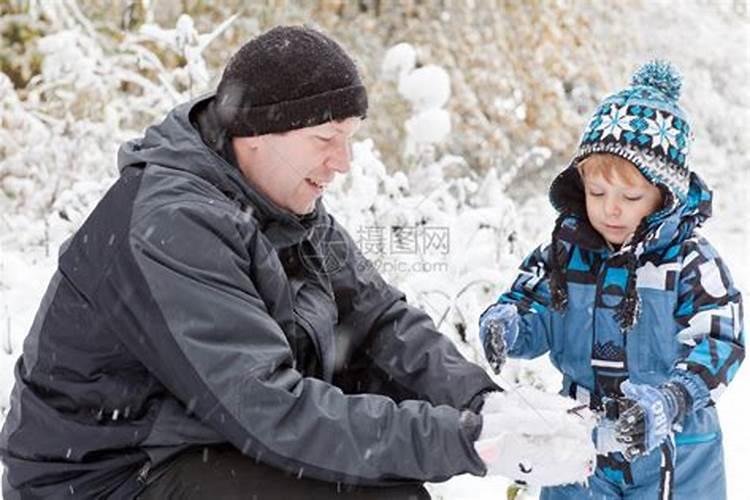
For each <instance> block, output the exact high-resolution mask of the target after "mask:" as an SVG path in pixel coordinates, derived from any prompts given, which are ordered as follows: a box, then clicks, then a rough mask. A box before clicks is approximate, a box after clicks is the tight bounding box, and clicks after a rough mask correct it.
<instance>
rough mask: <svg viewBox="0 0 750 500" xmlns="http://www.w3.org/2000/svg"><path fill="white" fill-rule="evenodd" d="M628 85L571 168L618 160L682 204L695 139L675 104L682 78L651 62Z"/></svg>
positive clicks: (599, 114)
mask: <svg viewBox="0 0 750 500" xmlns="http://www.w3.org/2000/svg"><path fill="white" fill-rule="evenodd" d="M630 85H631V86H630V87H627V88H625V89H623V90H621V91H620V92H618V93H616V94H614V95H611V96H609V97H607V98H606V99H604V101H602V103H601V104H600V105H599V107H598V108H597V109H596V112H595V113H594V116H593V117H592V118H591V120H590V121H589V123H588V126H587V127H586V130H585V132H584V133H583V137H582V138H581V143H580V145H579V146H578V150H577V151H576V154H575V157H574V158H573V162H572V164H573V165H576V164H578V163H579V162H580V161H581V160H583V159H584V158H586V157H587V156H589V155H591V154H592V153H610V154H614V155H617V156H620V157H622V158H625V159H626V160H628V161H630V162H631V163H633V164H634V165H635V166H636V167H637V168H638V170H640V172H641V173H642V174H643V175H644V176H645V177H646V178H647V179H648V180H649V181H651V182H652V183H653V184H655V185H663V186H665V187H666V188H667V189H668V190H669V191H670V192H671V193H672V194H673V195H674V196H675V197H676V198H677V200H678V201H679V202H681V203H684V202H685V200H686V199H687V195H688V189H689V184H690V172H689V169H688V163H687V155H688V148H689V144H690V142H691V141H692V134H691V132H690V126H689V124H688V121H687V117H686V115H685V113H684V111H683V110H682V108H680V106H679V104H678V103H677V100H678V98H679V97H680V88H681V86H682V78H681V77H680V75H679V74H678V73H677V71H676V69H675V68H674V67H673V66H672V65H671V64H670V63H669V62H667V61H652V62H649V63H647V64H645V65H643V66H641V67H640V68H639V69H638V71H636V72H635V74H633V77H632V79H631V82H630Z"/></svg>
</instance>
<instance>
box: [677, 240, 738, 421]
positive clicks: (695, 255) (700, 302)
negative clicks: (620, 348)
mask: <svg viewBox="0 0 750 500" xmlns="http://www.w3.org/2000/svg"><path fill="white" fill-rule="evenodd" d="M742 315H743V313H742V296H741V295H740V292H739V291H738V290H737V289H736V288H735V286H734V283H733V282H732V277H731V276H730V274H729V270H728V269H727V266H726V265H725V264H724V262H723V261H722V259H721V257H719V255H718V254H717V252H716V251H715V250H714V249H713V247H711V245H710V244H709V243H708V242H706V240H704V239H702V238H701V239H694V240H688V241H687V242H686V245H685V257H684V260H683V267H682V270H681V272H680V277H679V282H678V302H677V307H676V310H675V319H676V321H677V323H678V325H679V326H680V328H681V329H680V331H679V332H678V334H677V338H678V340H679V341H680V342H681V343H683V344H685V345H686V346H687V347H688V348H687V350H686V354H685V356H684V358H682V359H680V360H678V362H677V363H676V364H675V366H674V368H673V370H672V373H671V378H672V380H675V381H678V382H681V383H682V384H683V385H684V386H685V387H686V388H687V390H688V392H689V393H690V395H691V397H692V399H693V410H696V409H699V408H702V407H704V406H706V405H707V404H709V402H710V403H715V402H716V400H717V399H718V397H719V395H720V394H721V393H722V392H723V391H724V389H726V387H727V385H728V384H729V382H731V381H732V378H733V377H734V375H735V373H736V372H737V369H738V368H739V366H740V364H741V363H742V360H743V359H744V357H745V340H744V332H743V330H744V327H743V317H742Z"/></svg>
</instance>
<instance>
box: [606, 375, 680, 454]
mask: <svg viewBox="0 0 750 500" xmlns="http://www.w3.org/2000/svg"><path fill="white" fill-rule="evenodd" d="M620 389H621V390H622V393H623V395H624V396H625V397H626V398H627V399H630V400H631V401H633V402H634V403H635V404H634V405H633V406H631V407H630V408H629V409H627V410H625V412H623V413H622V414H621V415H620V418H618V419H617V422H616V423H615V436H616V439H617V441H619V442H621V443H622V444H624V445H625V451H624V453H623V454H624V455H625V458H626V459H627V460H628V461H632V460H633V459H635V458H636V457H638V456H640V455H645V454H647V453H649V452H650V451H651V450H653V449H654V448H656V447H657V446H659V445H660V444H661V443H662V442H663V441H664V440H665V439H666V438H667V437H668V436H669V435H670V433H671V432H672V426H673V425H674V424H675V423H677V422H680V421H681V420H682V418H683V417H684V416H685V413H686V412H687V408H688V407H689V405H690V401H689V398H690V396H689V394H688V392H687V390H686V389H685V387H684V386H683V385H682V384H680V383H678V382H669V383H667V384H664V385H662V386H660V387H658V388H657V387H653V386H651V385H646V384H633V383H631V382H630V380H626V381H625V382H623V383H622V385H621V386H620Z"/></svg>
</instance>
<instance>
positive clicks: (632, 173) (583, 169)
mask: <svg viewBox="0 0 750 500" xmlns="http://www.w3.org/2000/svg"><path fill="white" fill-rule="evenodd" d="M578 172H579V173H580V174H581V177H583V178H585V177H586V176H587V175H589V176H592V177H593V176H595V175H601V176H602V177H604V179H605V180H606V181H607V182H610V183H611V182H612V181H613V180H614V179H617V180H619V181H622V182H623V183H625V185H627V186H631V187H635V186H638V185H641V184H643V182H644V181H645V182H649V180H648V179H646V177H644V175H643V174H642V173H641V172H640V171H639V170H638V168H637V167H636V166H635V165H633V164H632V163H630V162H629V161H628V160H626V159H624V158H621V157H619V156H617V155H612V154H608V153H595V154H592V155H591V156H587V157H586V158H584V159H583V160H582V161H581V162H580V163H579V164H578Z"/></svg>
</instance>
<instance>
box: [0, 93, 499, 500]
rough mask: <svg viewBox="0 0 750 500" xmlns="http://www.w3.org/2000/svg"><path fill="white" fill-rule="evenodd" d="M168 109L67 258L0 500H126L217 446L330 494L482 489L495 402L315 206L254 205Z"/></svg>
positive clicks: (8, 454)
mask: <svg viewBox="0 0 750 500" xmlns="http://www.w3.org/2000/svg"><path fill="white" fill-rule="evenodd" d="M211 99H212V97H211V96H208V97H204V98H201V99H198V100H196V101H194V102H192V103H187V104H184V105H181V106H179V107H177V108H176V109H175V110H174V111H173V112H172V113H170V114H169V115H168V116H167V118H166V119H165V120H164V122H163V123H161V124H159V125H157V126H154V127H151V128H149V129H148V130H147V131H146V134H145V137H143V138H141V139H138V140H134V141H131V142H129V143H127V144H125V145H124V146H123V147H122V149H121V151H120V157H119V164H120V169H121V176H120V178H119V179H118V180H117V182H116V183H115V184H114V185H113V186H112V188H111V189H110V190H109V191H108V192H107V194H106V195H105V196H104V198H103V199H102V200H101V202H100V203H99V204H98V206H97V207H96V209H95V210H94V211H93V213H92V214H91V215H90V217H89V218H88V219H87V220H86V221H85V223H84V224H83V225H82V227H81V228H80V229H79V230H78V232H77V233H76V234H75V235H74V236H73V237H72V239H71V240H69V242H67V244H66V245H64V246H63V248H62V249H61V251H60V259H59V267H58V270H57V272H56V273H55V274H54V276H53V278H52V280H51V283H50V285H49V289H48V290H47V293H46V295H45V296H44V299H43V301H42V304H41V306H40V308H39V311H38V313H37V316H36V319H35V321H34V324H33V326H32V329H31V332H30V333H29V335H28V337H27V339H26V341H25V344H24V350H23V355H22V356H21V358H20V359H19V361H18V364H17V367H16V383H15V386H14V389H13V393H12V403H11V410H10V412H9V415H8V417H7V420H6V422H5V425H4V427H3V430H2V435H1V436H0V452H1V453H2V458H3V461H4V463H5V465H6V472H5V475H4V478H3V479H4V480H3V491H4V494H5V498H6V499H11V498H32V497H50V496H63V495H72V496H75V497H82V498H83V497H86V498H91V497H100V496H107V497H112V498H128V497H132V496H133V495H135V494H136V493H137V491H138V490H139V488H140V487H141V485H142V483H143V482H144V480H147V478H148V474H149V469H151V468H153V467H155V465H157V464H159V463H162V462H164V461H165V460H167V459H168V458H169V457H171V456H173V455H174V454H175V453H177V452H179V451H181V450H184V449H185V448H186V447H189V446H195V445H203V444H208V443H224V442H229V443H231V444H233V445H234V446H236V447H237V448H238V449H240V450H242V452H243V453H244V454H246V455H248V456H249V457H252V458H253V459H256V460H259V461H261V462H265V463H267V464H270V465H272V466H275V467H278V468H282V469H285V470H288V471H290V472H292V473H294V474H299V475H302V476H307V477H312V478H318V479H322V480H327V481H340V482H345V483H358V484H389V483H393V482H402V481H440V480H444V479H447V478H449V477H451V476H453V475H455V474H460V473H464V472H469V473H472V474H478V475H482V474H484V472H485V470H484V465H483V463H482V461H481V460H480V459H479V457H478V456H477V455H476V454H475V452H474V450H473V446H472V444H473V438H474V437H475V436H476V434H477V433H478V432H479V427H480V426H481V420H480V419H479V417H478V416H477V415H475V414H474V413H472V412H470V411H462V410H464V409H474V410H476V409H477V407H478V405H479V404H480V401H481V394H482V393H484V392H486V391H489V390H493V389H496V386H494V384H493V383H492V382H491V381H490V379H489V378H488V377H487V376H486V374H485V373H484V371H483V370H482V369H481V368H479V367H478V366H476V365H474V364H472V363H469V362H467V361H466V360H465V359H464V358H463V357H462V356H461V355H460V354H459V353H458V351H457V350H456V349H455V347H454V346H453V345H452V344H451V342H450V340H448V339H447V338H445V337H444V336H442V335H441V334H439V333H438V332H437V331H436V330H435V327H434V324H433V323H432V321H431V320H430V319H429V318H428V316H427V315H426V314H424V313H423V312H421V311H420V310H418V309H416V308H413V307H411V306H409V305H408V304H407V303H406V301H405V300H404V296H403V295H402V294H401V293H400V292H399V291H398V290H396V289H394V288H393V287H391V286H389V285H388V284H386V283H385V282H384V281H383V279H382V278H381V276H380V275H379V274H378V273H377V271H376V270H375V269H374V268H373V266H372V265H371V264H370V262H368V261H367V259H365V258H364V257H363V256H362V255H361V254H360V252H359V251H358V250H357V248H356V246H355V244H354V243H353V241H352V239H351V238H350V236H349V235H348V234H347V233H346V231H344V230H343V229H342V228H341V226H339V225H338V224H337V222H336V221H335V219H334V218H333V217H332V216H330V215H328V214H327V213H326V211H325V208H324V207H323V205H322V204H320V203H319V204H318V206H317V208H316V210H315V211H314V213H313V214H311V215H310V216H308V217H297V216H294V215H292V214H291V213H289V212H286V211H283V210H280V209H278V208H277V207H275V206H274V205H273V204H272V203H271V202H270V201H268V200H267V199H266V198H265V197H264V196H263V195H262V194H260V193H259V192H257V191H255V190H254V189H253V188H252V187H251V186H250V185H249V184H248V183H247V181H246V180H245V179H244V177H242V175H241V173H240V171H239V170H238V169H237V168H236V167H235V166H233V165H232V164H231V160H230V161H229V162H228V161H227V160H225V158H224V156H223V155H221V154H218V153H217V152H216V151H215V150H214V149H212V148H211V147H208V146H207V145H206V142H205V141H204V140H203V138H202V136H201V134H200V133H199V132H198V130H197V129H196V125H195V124H194V118H195V116H194V112H196V111H195V110H198V109H204V108H206V107H208V108H210V104H211Z"/></svg>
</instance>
